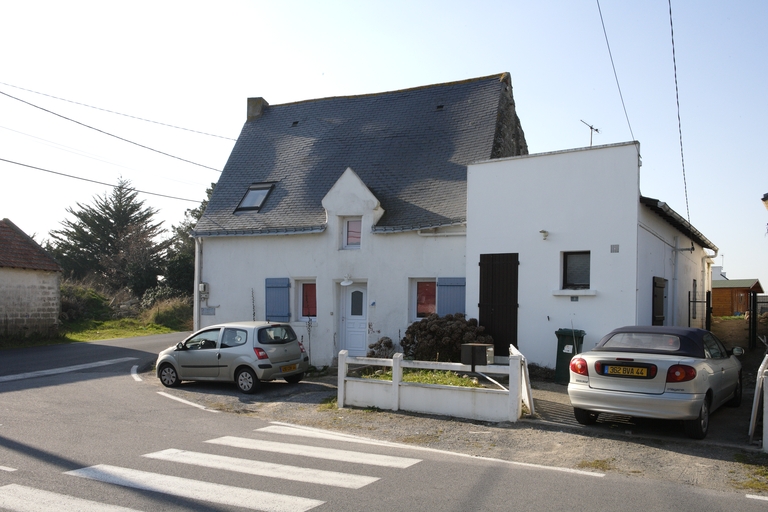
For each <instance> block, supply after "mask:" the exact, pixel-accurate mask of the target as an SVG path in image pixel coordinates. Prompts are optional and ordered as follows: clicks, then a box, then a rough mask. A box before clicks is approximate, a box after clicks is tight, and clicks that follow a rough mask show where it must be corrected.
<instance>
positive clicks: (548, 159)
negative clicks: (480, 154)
mask: <svg viewBox="0 0 768 512" xmlns="http://www.w3.org/2000/svg"><path fill="white" fill-rule="evenodd" d="M467 188H468V200H467V226H468V228H467V290H466V293H467V314H468V315H469V316H473V317H478V316H479V308H478V301H479V286H478V283H479V280H480V270H479V267H478V262H479V260H480V255H481V254H492V253H518V254H519V260H520V266H519V286H518V303H519V308H518V348H519V349H520V350H521V351H522V352H523V354H525V355H526V357H527V358H528V359H529V360H531V361H533V362H536V363H539V364H543V365H547V366H554V365H555V362H556V356H557V354H556V352H557V337H556V335H555V331H557V330H558V329H560V328H568V329H570V328H574V329H581V330H584V331H585V332H586V336H585V340H584V348H585V349H587V348H591V347H592V346H594V344H595V343H596V342H597V341H599V340H600V338H601V337H602V336H603V335H604V334H605V333H607V332H608V331H610V330H611V329H613V328H615V327H618V326H621V325H631V324H634V323H635V322H636V313H637V307H636V304H637V290H636V283H637V277H636V275H637V252H638V235H637V233H638V231H637V222H638V219H637V215H638V209H637V205H638V199H639V169H638V148H637V146H636V145H635V144H623V145H616V146H608V147H601V148H594V149H592V148H586V149H583V150H574V151H568V152H559V153H549V154H542V155H529V156H523V157H514V158H508V159H501V160H492V161H486V162H480V163H477V164H473V165H470V166H469V169H468V185H467ZM541 230H546V231H548V233H549V234H548V236H547V239H546V240H544V239H543V235H542V234H541V233H539V231H541ZM612 246H618V252H617V253H612V252H611V247H612ZM571 251H590V288H589V289H588V290H562V289H561V288H562V267H563V253H564V252H571ZM572 297H574V298H575V299H572Z"/></svg>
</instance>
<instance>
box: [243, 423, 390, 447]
mask: <svg viewBox="0 0 768 512" xmlns="http://www.w3.org/2000/svg"><path fill="white" fill-rule="evenodd" d="M254 432H266V433H268V434H279V435H283V436H298V437H308V438H310V439H324V440H328V441H343V442H345V443H358V444H370V445H374V446H388V447H395V448H403V445H401V444H396V443H390V442H387V441H376V440H374V439H366V438H364V437H355V436H351V435H349V434H338V433H335V432H327V431H325V430H320V429H315V428H309V427H294V426H291V425H287V424H279V423H276V424H275V425H270V426H268V427H263V428H259V429H256V430H255V431H254Z"/></svg>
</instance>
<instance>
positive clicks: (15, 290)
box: [0, 268, 61, 336]
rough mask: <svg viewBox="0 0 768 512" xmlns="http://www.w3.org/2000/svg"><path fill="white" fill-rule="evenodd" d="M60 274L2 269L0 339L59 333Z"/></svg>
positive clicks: (0, 281) (0, 271) (0, 277)
mask: <svg viewBox="0 0 768 512" xmlns="http://www.w3.org/2000/svg"><path fill="white" fill-rule="evenodd" d="M60 278H61V274H60V273H59V272H48V271H41V270H24V269H16V268H0V336H19V335H21V336H31V335H36V336H50V335H54V334H56V333H57V332H58V327H59V311H60V308H61V295H60V289H59V284H60Z"/></svg>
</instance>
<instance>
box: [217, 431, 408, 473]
mask: <svg viewBox="0 0 768 512" xmlns="http://www.w3.org/2000/svg"><path fill="white" fill-rule="evenodd" d="M206 443H212V444H221V445H226V446H233V447H235V448H244V449H246V450H260V451H264V452H272V453H282V454H284V455H298V456H300V457H314V458H316V459H325V460H336V461H341V462H351V463H356V464H369V465H371V466H383V467H390V468H407V467H410V466H413V465H414V464H416V463H417V462H419V461H420V459H409V458H405V457H394V456H391V455H377V454H371V453H365V452H353V451H349V450H336V449H334V448H321V447H316V446H307V445H303V444H287V443H276V442H273V441H262V440H259V439H247V438H243V437H230V436H225V437H220V438H218V439H211V440H210V441H206Z"/></svg>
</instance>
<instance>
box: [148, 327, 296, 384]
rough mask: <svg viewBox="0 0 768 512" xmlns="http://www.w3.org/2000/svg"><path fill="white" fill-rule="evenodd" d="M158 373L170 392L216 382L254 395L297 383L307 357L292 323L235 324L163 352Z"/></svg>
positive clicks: (210, 330) (209, 330) (200, 333)
mask: <svg viewBox="0 0 768 512" xmlns="http://www.w3.org/2000/svg"><path fill="white" fill-rule="evenodd" d="M155 368H156V371H157V376H158V378H159V379H160V382H162V383H163V385H165V386H167V387H175V386H178V385H179V383H181V381H183V380H215V381H226V382H234V383H235V384H237V387H238V388H239V389H240V391H242V392H243V393H254V392H255V391H256V390H257V389H258V385H259V382H260V381H265V380H274V379H285V380H286V381H287V382H290V383H292V384H295V383H297V382H299V381H300V380H301V379H303V378H304V372H305V371H307V368H309V357H308V355H307V353H306V351H305V350H304V345H302V343H301V341H299V340H298V338H297V337H296V333H295V332H294V331H293V329H292V328H291V326H290V325H288V324H283V323H275V322H236V323H228V324H221V325H213V326H211V327H206V328H204V329H201V330H199V331H197V332H195V333H194V334H192V335H191V336H190V337H188V338H187V339H186V340H184V341H182V342H179V343H178V344H177V345H176V346H174V347H170V348H167V349H165V350H163V351H162V352H160V354H159V355H158V357H157V363H156V365H155Z"/></svg>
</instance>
